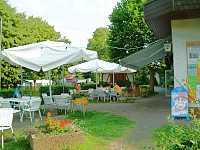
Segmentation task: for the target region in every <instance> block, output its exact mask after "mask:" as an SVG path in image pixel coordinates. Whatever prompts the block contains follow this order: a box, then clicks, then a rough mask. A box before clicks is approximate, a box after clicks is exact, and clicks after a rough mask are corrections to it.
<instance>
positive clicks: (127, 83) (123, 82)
mask: <svg viewBox="0 0 200 150" xmlns="http://www.w3.org/2000/svg"><path fill="white" fill-rule="evenodd" d="M117 84H118V85H119V86H122V87H130V85H131V82H130V81H128V80H119V81H118V82H117Z"/></svg>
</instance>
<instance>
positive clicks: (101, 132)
mask: <svg viewBox="0 0 200 150" xmlns="http://www.w3.org/2000/svg"><path fill="white" fill-rule="evenodd" d="M68 118H70V119H72V120H75V122H76V124H78V126H80V127H81V128H82V129H83V130H84V131H86V132H87V133H89V134H91V135H93V136H96V137H102V138H104V139H113V138H117V137H120V136H122V135H123V133H124V132H125V130H126V129H129V128H131V127H134V123H133V122H132V121H130V120H128V119H127V118H125V117H122V116H118V115H113V114H111V113H107V112H104V113H103V112H95V111H92V112H87V113H86V116H85V117H82V114H81V113H80V112H76V113H71V114H70V115H69V116H68Z"/></svg>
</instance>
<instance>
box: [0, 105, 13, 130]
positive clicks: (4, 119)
mask: <svg viewBox="0 0 200 150" xmlns="http://www.w3.org/2000/svg"><path fill="white" fill-rule="evenodd" d="M12 121H13V109H12V108H0V127H3V126H4V127H10V126H12Z"/></svg>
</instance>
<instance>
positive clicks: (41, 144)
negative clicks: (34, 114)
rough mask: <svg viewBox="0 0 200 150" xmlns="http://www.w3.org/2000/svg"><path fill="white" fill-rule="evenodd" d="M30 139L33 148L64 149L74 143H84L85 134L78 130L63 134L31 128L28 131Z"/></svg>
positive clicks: (42, 149) (41, 149)
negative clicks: (51, 133) (45, 132)
mask: <svg viewBox="0 0 200 150" xmlns="http://www.w3.org/2000/svg"><path fill="white" fill-rule="evenodd" d="M28 140H29V142H30V146H31V148H32V150H62V149H64V148H65V147H67V146H69V145H72V144H81V143H84V134H83V133H82V132H81V131H78V130H77V131H72V132H67V133H65V134H62V135H48V134H43V133H41V132H40V131H39V130H38V129H31V130H29V131H28Z"/></svg>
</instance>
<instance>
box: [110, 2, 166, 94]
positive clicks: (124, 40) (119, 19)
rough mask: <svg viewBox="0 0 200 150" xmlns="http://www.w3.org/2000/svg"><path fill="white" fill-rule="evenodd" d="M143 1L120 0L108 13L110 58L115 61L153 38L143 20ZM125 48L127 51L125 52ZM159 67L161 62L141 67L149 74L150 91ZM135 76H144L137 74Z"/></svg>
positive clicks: (133, 51) (135, 50) (142, 46)
mask: <svg viewBox="0 0 200 150" xmlns="http://www.w3.org/2000/svg"><path fill="white" fill-rule="evenodd" d="M145 1H146V0H121V2H119V3H118V4H117V6H116V7H115V8H114V9H113V12H112V14H111V15H110V22H111V25H110V26H109V29H110V34H109V40H108V45H109V47H110V54H111V55H110V56H111V59H112V60H114V61H116V62H117V61H118V60H119V59H121V58H124V57H126V56H127V55H130V54H132V53H135V52H137V51H139V50H141V49H143V48H144V46H145V45H146V44H148V43H151V42H153V41H154V40H155V38H154V36H153V33H152V32H151V30H150V29H149V27H148V26H147V24H146V23H145V20H144V12H143V7H144V2H145ZM121 48H124V49H121ZM127 50H128V52H129V53H127ZM160 68H163V63H160V65H157V64H156V63H154V64H149V65H148V66H147V67H145V68H143V70H146V72H147V73H149V75H150V79H149V85H150V87H151V90H152V91H154V81H155V80H154V75H155V72H156V70H157V69H160ZM142 72H143V71H142ZM140 73H141V72H139V73H138V74H140ZM137 77H138V78H140V77H144V76H140V75H138V76H137ZM142 80H143V79H142Z"/></svg>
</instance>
